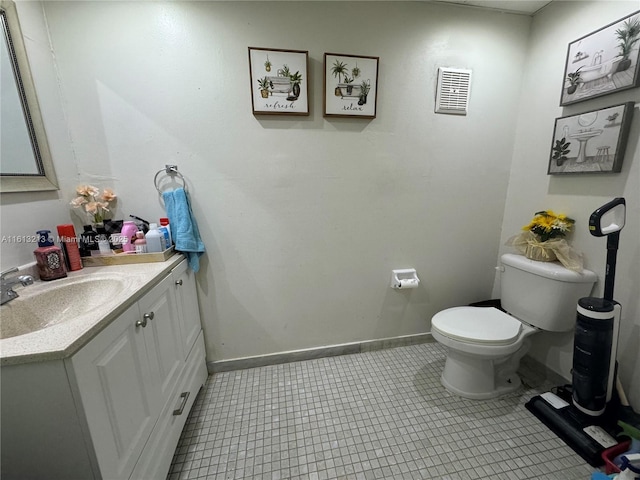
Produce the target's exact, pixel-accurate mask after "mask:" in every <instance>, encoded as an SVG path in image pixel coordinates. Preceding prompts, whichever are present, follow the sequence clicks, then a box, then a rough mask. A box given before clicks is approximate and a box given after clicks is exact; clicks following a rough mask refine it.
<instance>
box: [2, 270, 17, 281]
mask: <svg viewBox="0 0 640 480" xmlns="http://www.w3.org/2000/svg"><path fill="white" fill-rule="evenodd" d="M17 271H18V267H12V268H9V269H8V270H5V271H3V272H0V278H2V279H3V280H4V277H6V276H7V275H9V274H10V273H14V272H17Z"/></svg>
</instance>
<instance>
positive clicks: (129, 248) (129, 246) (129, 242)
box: [120, 221, 138, 252]
mask: <svg viewBox="0 0 640 480" xmlns="http://www.w3.org/2000/svg"><path fill="white" fill-rule="evenodd" d="M137 231H138V226H137V225H136V224H135V222H131V221H126V222H124V223H123V224H122V231H121V232H120V236H121V237H122V238H121V240H122V250H123V251H125V252H135V251H136V247H135V245H134V244H133V242H135V240H136V232H137Z"/></svg>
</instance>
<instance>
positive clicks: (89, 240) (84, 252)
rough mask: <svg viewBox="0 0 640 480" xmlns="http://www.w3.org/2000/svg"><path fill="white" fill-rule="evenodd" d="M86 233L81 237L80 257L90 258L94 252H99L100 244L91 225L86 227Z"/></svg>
mask: <svg viewBox="0 0 640 480" xmlns="http://www.w3.org/2000/svg"><path fill="white" fill-rule="evenodd" d="M83 228H84V232H82V234H81V235H80V255H81V256H83V257H90V256H91V251H92V250H98V242H97V241H96V236H97V235H98V234H97V233H96V231H95V230H94V229H93V226H91V225H85V226H84V227H83Z"/></svg>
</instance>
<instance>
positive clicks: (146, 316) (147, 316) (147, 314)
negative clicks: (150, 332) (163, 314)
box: [142, 312, 155, 324]
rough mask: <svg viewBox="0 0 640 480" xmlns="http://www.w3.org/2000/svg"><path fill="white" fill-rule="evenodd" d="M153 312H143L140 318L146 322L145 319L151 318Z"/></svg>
mask: <svg viewBox="0 0 640 480" xmlns="http://www.w3.org/2000/svg"><path fill="white" fill-rule="evenodd" d="M154 316H155V315H154V313H153V312H150V313H145V314H144V315H142V318H143V319H144V323H145V324H146V323H147V320H153V317H154Z"/></svg>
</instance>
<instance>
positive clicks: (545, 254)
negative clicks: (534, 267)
mask: <svg viewBox="0 0 640 480" xmlns="http://www.w3.org/2000/svg"><path fill="white" fill-rule="evenodd" d="M524 256H525V257H527V258H528V259H530V260H536V261H538V262H553V261H555V260H557V259H558V257H556V254H555V252H554V251H553V249H551V248H549V247H547V246H546V245H545V244H544V242H541V243H528V244H527V246H526V250H525V252H524Z"/></svg>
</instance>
